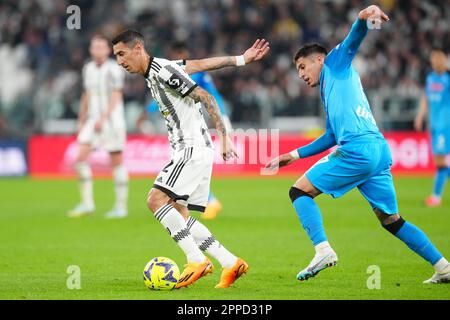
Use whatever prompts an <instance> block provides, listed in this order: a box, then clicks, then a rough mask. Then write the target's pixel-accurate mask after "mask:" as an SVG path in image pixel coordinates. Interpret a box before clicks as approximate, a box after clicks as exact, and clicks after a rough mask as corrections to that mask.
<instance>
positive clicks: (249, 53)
mask: <svg viewBox="0 0 450 320" xmlns="http://www.w3.org/2000/svg"><path fill="white" fill-rule="evenodd" d="M269 50H270V47H269V43H268V42H267V41H266V40H265V39H257V40H256V41H255V43H254V44H253V45H252V46H251V47H250V48H248V49H247V50H246V51H245V52H244V54H243V55H241V56H225V57H214V58H206V59H198V60H187V61H186V67H185V71H186V72H187V73H188V74H193V73H197V72H200V71H210V70H216V69H221V68H225V67H232V66H243V65H246V64H249V63H252V62H255V61H259V60H261V59H262V58H264V57H265V56H266V55H267V53H268V52H269Z"/></svg>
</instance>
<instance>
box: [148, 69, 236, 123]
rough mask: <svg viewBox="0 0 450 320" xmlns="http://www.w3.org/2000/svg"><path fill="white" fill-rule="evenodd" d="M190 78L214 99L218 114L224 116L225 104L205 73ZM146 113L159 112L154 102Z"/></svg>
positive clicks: (225, 112)
mask: <svg viewBox="0 0 450 320" xmlns="http://www.w3.org/2000/svg"><path fill="white" fill-rule="evenodd" d="M190 76H191V78H192V80H194V82H195V83H197V84H198V85H199V86H200V87H201V88H203V89H205V90H206V91H207V92H208V93H210V94H211V95H212V96H213V97H214V99H216V102H217V105H218V106H219V109H220V113H222V115H224V116H226V115H227V111H226V108H225V104H224V102H223V99H222V96H221V95H220V93H219V91H217V89H216V86H215V85H214V82H213V79H212V78H211V76H210V75H209V74H207V73H206V72H197V73H194V74H191V75H190ZM147 112H148V113H153V112H159V110H158V105H157V104H156V102H155V101H152V103H151V104H150V105H148V106H147Z"/></svg>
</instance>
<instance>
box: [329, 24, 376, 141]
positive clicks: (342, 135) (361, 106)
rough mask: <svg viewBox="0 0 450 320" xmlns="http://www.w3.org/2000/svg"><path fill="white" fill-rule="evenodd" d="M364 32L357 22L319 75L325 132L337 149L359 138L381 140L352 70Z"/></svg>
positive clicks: (354, 71) (365, 27)
mask: <svg viewBox="0 0 450 320" xmlns="http://www.w3.org/2000/svg"><path fill="white" fill-rule="evenodd" d="M367 31H368V29H367V25H366V22H365V21H362V20H357V21H356V22H355V23H354V24H353V26H352V29H351V31H350V33H349V35H348V36H347V37H346V38H345V40H344V41H343V42H342V43H340V44H339V45H338V46H336V47H335V48H334V49H333V50H331V52H330V53H329V54H328V55H327V57H326V58H325V63H324V66H323V68H322V72H321V74H320V93H321V97H322V102H323V105H324V108H325V112H326V115H327V122H328V126H329V127H328V128H329V130H331V132H332V133H333V134H334V137H335V140H336V143H337V144H338V145H343V144H344V143H347V142H351V141H354V140H356V139H359V138H360V137H374V138H377V137H378V138H382V135H381V133H380V131H379V130H378V127H377V125H376V123H375V119H374V117H373V115H372V111H371V110H370V106H369V102H368V101H367V98H366V95H365V94H364V90H363V88H362V85H361V79H360V77H359V75H358V72H357V71H356V70H355V68H354V67H353V66H352V60H353V58H354V57H355V55H356V52H357V50H358V48H359V45H360V44H361V42H362V40H363V39H364V37H365V36H366V34H367ZM328 128H327V129H328Z"/></svg>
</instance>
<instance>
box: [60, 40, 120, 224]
mask: <svg viewBox="0 0 450 320" xmlns="http://www.w3.org/2000/svg"><path fill="white" fill-rule="evenodd" d="M89 52H90V55H91V58H92V61H90V62H88V63H87V64H86V65H85V66H84V68H83V75H82V76H83V89H84V91H83V94H82V96H81V106H80V111H79V116H78V137H77V141H78V144H79V153H78V157H77V160H76V171H77V174H78V180H79V187H80V195H81V203H80V204H79V205H77V206H76V207H75V208H74V209H73V210H71V211H70V212H69V213H68V215H69V217H72V218H77V217H82V216H86V215H91V214H93V213H94V211H95V204H94V197H93V186H92V171H91V168H90V167H89V164H88V162H87V159H88V156H89V153H90V152H91V151H92V150H93V149H95V148H99V147H102V148H104V149H106V151H108V152H109V155H110V160H111V166H112V173H113V177H114V184H115V193H116V203H115V205H114V207H113V208H112V210H111V211H109V212H107V213H106V217H107V218H123V217H126V216H127V214H128V212H127V198H128V172H127V169H126V168H125V166H124V164H123V155H122V152H123V150H124V147H125V141H126V125H125V119H124V110H123V96H122V88H123V84H124V72H123V70H122V69H121V68H120V67H119V66H118V65H117V63H116V62H115V61H114V60H112V59H110V58H109V55H110V53H111V49H110V46H109V41H108V39H106V38H104V37H103V36H99V35H97V36H94V37H93V38H92V39H91V44H90V47H89Z"/></svg>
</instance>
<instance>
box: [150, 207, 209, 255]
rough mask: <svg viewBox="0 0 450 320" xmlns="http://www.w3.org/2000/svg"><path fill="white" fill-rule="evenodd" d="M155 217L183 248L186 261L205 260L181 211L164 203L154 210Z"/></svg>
mask: <svg viewBox="0 0 450 320" xmlns="http://www.w3.org/2000/svg"><path fill="white" fill-rule="evenodd" d="M155 218H156V219H157V220H158V221H159V222H161V224H162V225H163V226H164V227H165V228H166V229H167V231H168V232H169V234H170V236H171V237H172V239H173V240H175V242H176V243H177V244H178V246H179V247H180V248H181V250H183V252H184V253H185V255H186V257H187V261H188V262H203V261H205V258H206V257H205V255H204V254H203V252H201V251H200V249H199V248H198V246H197V244H196V243H195V241H194V238H193V237H192V235H191V233H190V231H189V229H188V227H187V225H186V221H184V218H183V216H182V215H181V213H179V212H178V211H177V210H176V209H175V208H174V207H172V206H171V205H170V204H166V205H163V206H162V207H161V208H159V209H158V210H157V211H156V212H155Z"/></svg>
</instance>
